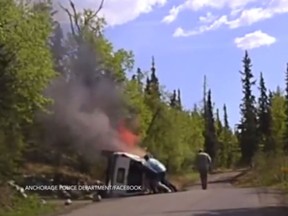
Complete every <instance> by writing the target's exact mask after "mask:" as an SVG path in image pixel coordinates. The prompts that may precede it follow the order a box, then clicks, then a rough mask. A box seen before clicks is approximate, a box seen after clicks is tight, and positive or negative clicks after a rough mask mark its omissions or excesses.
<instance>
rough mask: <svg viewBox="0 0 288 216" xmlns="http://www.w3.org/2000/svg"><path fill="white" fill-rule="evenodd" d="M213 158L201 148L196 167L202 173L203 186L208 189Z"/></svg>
mask: <svg viewBox="0 0 288 216" xmlns="http://www.w3.org/2000/svg"><path fill="white" fill-rule="evenodd" d="M211 163H212V159H211V157H210V156H209V154H207V153H206V152H204V151H203V150H202V149H200V150H199V152H198V155H197V158H196V167H197V169H198V172H199V174H200V180H201V186H202V189H203V190H206V189H207V185H208V173H209V170H210V168H211Z"/></svg>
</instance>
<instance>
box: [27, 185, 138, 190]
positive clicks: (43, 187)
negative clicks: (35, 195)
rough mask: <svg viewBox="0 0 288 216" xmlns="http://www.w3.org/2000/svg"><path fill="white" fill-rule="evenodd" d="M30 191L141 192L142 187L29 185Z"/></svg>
mask: <svg viewBox="0 0 288 216" xmlns="http://www.w3.org/2000/svg"><path fill="white" fill-rule="evenodd" d="M24 189H25V190H29V191H39V190H40V191H46V190H51V191H57V190H65V191H69V190H83V191H97V190H98V191H99V190H100V191H101V190H123V191H127V190H130V191H131V190H132V191H133V190H141V189H142V187H141V186H138V185H135V186H133V185H108V186H107V185H27V186H25V188H24Z"/></svg>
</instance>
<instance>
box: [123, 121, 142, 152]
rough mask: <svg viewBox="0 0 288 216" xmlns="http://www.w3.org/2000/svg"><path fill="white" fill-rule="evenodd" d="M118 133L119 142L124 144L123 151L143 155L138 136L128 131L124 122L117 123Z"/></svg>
mask: <svg viewBox="0 0 288 216" xmlns="http://www.w3.org/2000/svg"><path fill="white" fill-rule="evenodd" d="M118 134H119V138H120V140H121V142H122V143H123V144H124V146H123V151H126V152H129V153H133V154H137V155H139V156H143V155H144V154H145V151H144V150H143V149H141V148H140V147H139V146H138V144H139V141H140V138H139V136H137V135H136V134H134V133H133V132H132V131H130V130H129V129H128V128H127V127H126V125H125V123H124V122H120V124H119V125H118Z"/></svg>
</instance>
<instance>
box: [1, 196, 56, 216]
mask: <svg viewBox="0 0 288 216" xmlns="http://www.w3.org/2000/svg"><path fill="white" fill-rule="evenodd" d="M56 209H57V207H56V206H55V205H53V204H48V203H46V204H43V203H42V202H41V200H40V199H39V198H38V197H36V196H29V197H27V198H26V199H24V198H20V197H15V198H13V204H12V206H9V207H8V206H6V207H2V208H1V209H0V216H45V215H48V214H51V213H53V212H55V211H56Z"/></svg>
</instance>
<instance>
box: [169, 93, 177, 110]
mask: <svg viewBox="0 0 288 216" xmlns="http://www.w3.org/2000/svg"><path fill="white" fill-rule="evenodd" d="M170 106H171V107H172V108H176V107H177V94H176V90H173V94H172V95H171V97H170Z"/></svg>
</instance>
